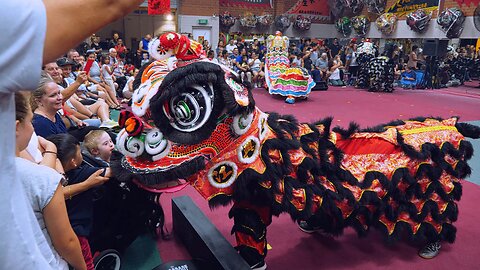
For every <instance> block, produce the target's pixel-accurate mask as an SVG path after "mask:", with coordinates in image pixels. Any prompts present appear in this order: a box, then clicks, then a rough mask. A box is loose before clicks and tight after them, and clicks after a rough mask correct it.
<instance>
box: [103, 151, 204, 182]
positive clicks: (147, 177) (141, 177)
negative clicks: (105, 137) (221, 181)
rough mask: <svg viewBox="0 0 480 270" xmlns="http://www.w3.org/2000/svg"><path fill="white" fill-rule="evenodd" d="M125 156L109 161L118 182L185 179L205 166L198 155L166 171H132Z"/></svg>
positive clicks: (202, 159)
mask: <svg viewBox="0 0 480 270" xmlns="http://www.w3.org/2000/svg"><path fill="white" fill-rule="evenodd" d="M126 163H127V161H126V158H125V157H123V158H122V159H121V160H115V161H114V162H112V163H111V168H112V171H113V174H114V175H116V177H117V179H118V180H119V181H120V182H129V181H131V180H133V179H135V180H137V181H139V182H141V183H142V184H145V185H147V186H148V185H150V186H151V185H157V184H161V183H165V182H168V181H171V180H176V179H185V178H187V177H189V176H191V175H192V174H195V173H196V172H198V171H201V170H203V169H204V168H205V161H204V158H203V157H201V156H199V157H196V158H194V159H192V160H191V161H189V162H186V163H183V164H181V165H179V166H177V167H175V168H173V169H170V170H168V171H155V172H149V173H148V172H146V171H145V172H134V171H133V170H130V169H129V168H128V165H127V164H126Z"/></svg>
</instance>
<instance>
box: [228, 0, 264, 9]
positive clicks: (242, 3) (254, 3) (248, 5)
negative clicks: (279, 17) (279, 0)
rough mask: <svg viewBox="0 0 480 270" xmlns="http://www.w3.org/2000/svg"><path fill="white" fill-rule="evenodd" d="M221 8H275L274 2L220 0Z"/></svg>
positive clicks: (262, 0) (261, 0)
mask: <svg viewBox="0 0 480 270" xmlns="http://www.w3.org/2000/svg"><path fill="white" fill-rule="evenodd" d="M219 4H220V6H221V7H241V8H273V0H220V3H219Z"/></svg>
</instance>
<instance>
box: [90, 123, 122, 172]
mask: <svg viewBox="0 0 480 270" xmlns="http://www.w3.org/2000/svg"><path fill="white" fill-rule="evenodd" d="M83 146H84V147H85V148H86V150H87V151H88V153H89V154H90V155H91V156H93V157H94V158H95V159H96V161H97V163H98V164H101V165H102V166H100V167H109V166H110V165H109V164H110V158H111V157H112V152H113V150H114V149H115V144H114V143H113V142H112V138H110V135H108V133H107V132H105V131H103V130H92V131H90V132H89V133H88V134H87V135H86V136H85V140H84V141H83Z"/></svg>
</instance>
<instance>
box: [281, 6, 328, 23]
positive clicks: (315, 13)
mask: <svg viewBox="0 0 480 270" xmlns="http://www.w3.org/2000/svg"><path fill="white" fill-rule="evenodd" d="M329 13H330V10H329V9H328V3H327V0H299V1H298V2H297V3H296V4H295V5H294V6H293V7H292V8H290V9H289V10H288V11H287V15H302V16H304V17H308V18H310V20H311V21H312V23H320V22H325V21H328V20H329V18H330V14H329Z"/></svg>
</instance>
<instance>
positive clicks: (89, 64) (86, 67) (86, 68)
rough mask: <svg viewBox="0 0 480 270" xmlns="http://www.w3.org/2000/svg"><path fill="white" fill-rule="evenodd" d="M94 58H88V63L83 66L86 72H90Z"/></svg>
mask: <svg viewBox="0 0 480 270" xmlns="http://www.w3.org/2000/svg"><path fill="white" fill-rule="evenodd" d="M93 61H95V60H93V59H88V60H87V63H86V64H85V67H84V68H83V70H84V71H85V73H87V74H88V73H89V72H90V68H92V65H93Z"/></svg>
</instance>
